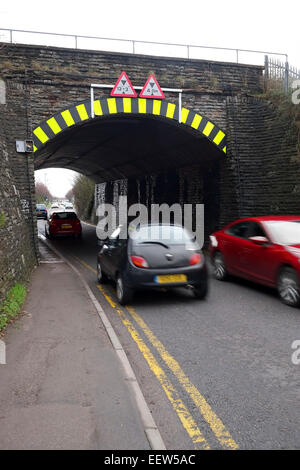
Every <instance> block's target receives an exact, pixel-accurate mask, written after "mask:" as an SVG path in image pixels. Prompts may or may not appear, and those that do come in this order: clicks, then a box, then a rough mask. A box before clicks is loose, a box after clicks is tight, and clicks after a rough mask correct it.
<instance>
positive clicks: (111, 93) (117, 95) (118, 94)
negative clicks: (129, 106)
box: [110, 70, 137, 98]
mask: <svg viewBox="0 0 300 470" xmlns="http://www.w3.org/2000/svg"><path fill="white" fill-rule="evenodd" d="M124 75H125V78H126V80H127V82H128V84H129V86H130V88H131V90H132V93H130V94H124V93H115V90H116V88H117V86H118V85H119V83H120V81H121V78H122V77H123V76H124ZM110 96H114V97H118V98H121V97H124V98H126V97H127V98H136V97H137V93H136V91H135V89H134V88H133V86H132V83H131V81H130V80H129V78H128V76H127V73H126V72H125V71H124V70H123V72H121V74H120V76H119V78H118V80H117V82H116V84H115V86H114V87H113V89H112V90H111V92H110Z"/></svg>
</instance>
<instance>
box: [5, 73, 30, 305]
mask: <svg viewBox="0 0 300 470" xmlns="http://www.w3.org/2000/svg"><path fill="white" fill-rule="evenodd" d="M2 83H3V82H2ZM20 90H21V91H20ZM20 90H19V91H18V92H17V93H19V92H20V95H22V94H23V92H24V90H23V89H22V88H21V89H20ZM11 93H13V94H15V90H14V91H12V90H10V89H7V88H6V87H5V99H2V100H1V103H0V302H1V301H2V300H3V298H4V296H5V293H6V291H7V290H8V289H9V288H10V287H11V286H13V285H14V284H15V283H16V282H19V281H22V282H24V281H25V282H26V280H28V278H29V276H30V273H31V271H32V268H33V267H34V265H35V264H36V262H37V257H36V245H35V239H34V226H33V224H32V220H33V213H32V203H33V199H32V196H34V194H33V191H34V181H33V157H32V156H31V157H28V155H25V154H18V155H16V154H15V151H14V148H13V145H14V146H15V142H14V143H13V142H12V141H11V139H10V138H9V134H10V126H11V125H10V123H11V122H13V121H10V119H11V118H12V115H13V114H12V113H13V110H9V111H8V109H9V105H10V101H11ZM20 97H21V96H20ZM2 98H3V96H2ZM20 130H21V132H22V134H21V135H22V136H23V129H20ZM12 149H13V150H12ZM29 181H31V187H29V184H28V182H29Z"/></svg>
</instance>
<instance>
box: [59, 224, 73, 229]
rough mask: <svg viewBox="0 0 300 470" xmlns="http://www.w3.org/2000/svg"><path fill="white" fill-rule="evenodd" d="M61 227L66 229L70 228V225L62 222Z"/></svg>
mask: <svg viewBox="0 0 300 470" xmlns="http://www.w3.org/2000/svg"><path fill="white" fill-rule="evenodd" d="M61 228H62V229H68V228H72V225H67V224H63V225H62V226H61Z"/></svg>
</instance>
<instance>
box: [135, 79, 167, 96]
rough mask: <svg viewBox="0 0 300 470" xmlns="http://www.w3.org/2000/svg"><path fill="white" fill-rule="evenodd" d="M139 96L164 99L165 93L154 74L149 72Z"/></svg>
mask: <svg viewBox="0 0 300 470" xmlns="http://www.w3.org/2000/svg"><path fill="white" fill-rule="evenodd" d="M140 98H156V99H157V98H158V99H164V98H165V95H164V93H163V91H162V89H161V88H160V86H159V84H158V81H157V80H156V78H155V76H154V75H153V74H152V73H151V74H150V75H149V77H148V79H147V81H146V83H145V85H144V88H143V89H142V91H141V93H140Z"/></svg>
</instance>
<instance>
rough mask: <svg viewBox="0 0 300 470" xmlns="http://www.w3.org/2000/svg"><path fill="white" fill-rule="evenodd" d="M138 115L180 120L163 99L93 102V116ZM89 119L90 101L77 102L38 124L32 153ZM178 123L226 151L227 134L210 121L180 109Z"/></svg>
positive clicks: (174, 106)
mask: <svg viewBox="0 0 300 470" xmlns="http://www.w3.org/2000/svg"><path fill="white" fill-rule="evenodd" d="M122 114H123V115H130V114H132V115H140V116H145V117H146V116H147V117H151V116H152V117H154V116H156V117H159V118H161V119H164V120H166V121H168V120H169V121H170V120H173V121H176V122H178V119H179V107H178V105H176V104H174V103H172V102H170V101H166V100H155V99H154V100H153V99H146V98H106V97H102V98H100V99H98V100H95V101H94V115H95V119H96V118H100V117H105V116H106V117H107V116H110V117H112V116H114V115H122ZM89 120H92V113H91V102H90V100H85V101H80V102H79V103H76V104H74V105H72V106H70V107H68V108H65V109H64V110H62V111H59V112H57V113H55V114H53V115H52V116H51V117H49V118H48V119H46V120H45V121H43V122H42V123H40V124H39V125H38V126H37V127H36V128H35V129H34V130H33V141H34V152H36V151H38V150H40V149H42V148H43V147H44V146H45V145H46V144H47V143H49V142H50V141H51V140H53V139H54V138H56V137H57V136H58V135H59V134H61V133H62V132H64V131H66V130H68V129H70V128H72V127H74V126H76V125H79V124H81V123H85V122H88V121H89ZM180 126H186V127H189V128H191V129H194V130H195V131H197V132H199V133H200V134H201V136H203V137H205V138H207V139H208V140H209V141H210V142H211V143H212V144H213V145H214V146H215V147H217V149H218V150H220V151H221V152H223V153H224V154H226V151H227V149H226V133H225V131H223V130H222V129H221V128H220V127H219V126H217V125H216V124H215V123H214V122H213V121H211V120H210V119H208V118H207V117H205V116H202V115H200V114H198V113H196V112H195V111H193V110H190V109H187V108H182V109H181V123H180Z"/></svg>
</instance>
